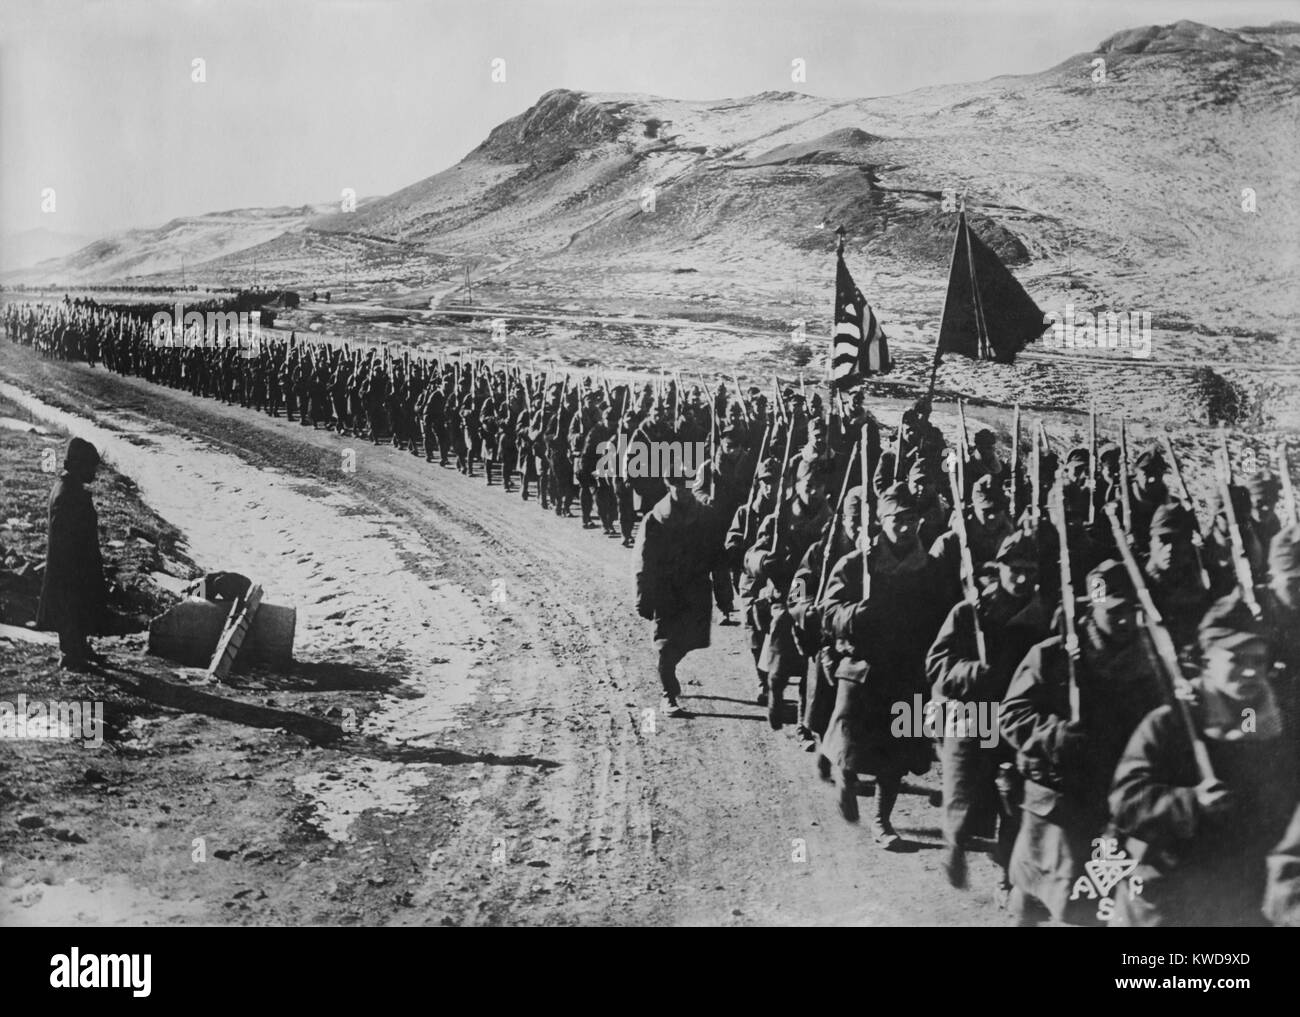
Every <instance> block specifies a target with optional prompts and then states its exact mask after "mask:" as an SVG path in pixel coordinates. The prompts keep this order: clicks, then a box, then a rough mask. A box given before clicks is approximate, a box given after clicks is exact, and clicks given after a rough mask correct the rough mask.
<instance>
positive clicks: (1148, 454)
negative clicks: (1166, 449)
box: [1133, 448, 1169, 473]
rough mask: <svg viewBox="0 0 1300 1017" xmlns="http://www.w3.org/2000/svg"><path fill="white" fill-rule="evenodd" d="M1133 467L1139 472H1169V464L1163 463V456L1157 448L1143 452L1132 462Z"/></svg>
mask: <svg viewBox="0 0 1300 1017" xmlns="http://www.w3.org/2000/svg"><path fill="white" fill-rule="evenodd" d="M1133 466H1134V468H1135V469H1137V470H1139V471H1141V472H1144V473H1145V472H1159V473H1167V472H1169V463H1168V462H1166V461H1165V454H1164V453H1163V452H1161V451H1160V450H1159V449H1158V448H1149V449H1147V450H1146V451H1145V452H1143V453H1142V454H1141V455H1140V456H1138V457H1137V459H1136V460H1135V461H1134V463H1133Z"/></svg>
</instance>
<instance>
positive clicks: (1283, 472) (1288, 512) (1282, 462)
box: [1274, 439, 1300, 526]
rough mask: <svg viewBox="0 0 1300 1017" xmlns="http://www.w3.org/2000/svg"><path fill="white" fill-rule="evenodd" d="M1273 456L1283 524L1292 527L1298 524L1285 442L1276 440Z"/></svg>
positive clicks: (1299, 520)
mask: <svg viewBox="0 0 1300 1017" xmlns="http://www.w3.org/2000/svg"><path fill="white" fill-rule="evenodd" d="M1274 456H1275V457H1276V459H1277V475H1278V477H1279V478H1280V479H1281V481H1282V509H1283V512H1284V513H1285V515H1284V522H1285V523H1286V525H1287V526H1294V525H1295V524H1296V523H1297V522H1300V518H1297V514H1296V501H1295V488H1294V487H1293V486H1292V484H1291V460H1290V457H1289V456H1288V455H1287V452H1286V442H1285V441H1284V440H1282V439H1278V442H1277V445H1276V446H1275V448H1274Z"/></svg>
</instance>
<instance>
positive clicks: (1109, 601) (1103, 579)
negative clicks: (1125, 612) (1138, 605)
mask: <svg viewBox="0 0 1300 1017" xmlns="http://www.w3.org/2000/svg"><path fill="white" fill-rule="evenodd" d="M1087 586H1088V599H1089V600H1091V601H1092V602H1093V603H1094V604H1095V603H1097V602H1098V601H1101V602H1103V603H1104V604H1105V605H1106V606H1107V607H1112V606H1115V605H1118V604H1122V603H1129V604H1131V603H1134V602H1135V601H1136V600H1137V591H1136V590H1134V588H1133V580H1131V579H1130V578H1129V575H1128V569H1126V568H1125V567H1124V563H1123V562H1119V561H1115V560H1114V559H1111V560H1109V561H1104V562H1102V563H1101V564H1100V565H1098V566H1097V567H1096V568H1094V569H1093V570H1092V571H1091V572H1089V573H1088V581H1087Z"/></svg>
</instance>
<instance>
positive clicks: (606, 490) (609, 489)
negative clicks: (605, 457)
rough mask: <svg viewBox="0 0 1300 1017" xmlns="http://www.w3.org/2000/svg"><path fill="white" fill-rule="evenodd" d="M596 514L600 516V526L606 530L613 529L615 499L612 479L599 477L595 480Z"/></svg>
mask: <svg viewBox="0 0 1300 1017" xmlns="http://www.w3.org/2000/svg"><path fill="white" fill-rule="evenodd" d="M596 514H597V515H599V516H600V525H601V526H603V527H604V528H605V529H606V530H612V529H613V528H614V514H615V498H614V480H613V478H612V477H599V478H597V480H596Z"/></svg>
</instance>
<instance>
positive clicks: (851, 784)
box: [835, 767, 858, 823]
mask: <svg viewBox="0 0 1300 1017" xmlns="http://www.w3.org/2000/svg"><path fill="white" fill-rule="evenodd" d="M835 796H836V802H835V804H836V807H837V808H838V809H839V812H840V815H841V816H843V817H844V821H845V822H846V823H856V822H857V821H858V781H857V777H856V776H855V775H854V773H853V771H852V770H846V769H844V768H843V767H837V768H836V770H835Z"/></svg>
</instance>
